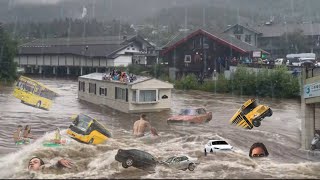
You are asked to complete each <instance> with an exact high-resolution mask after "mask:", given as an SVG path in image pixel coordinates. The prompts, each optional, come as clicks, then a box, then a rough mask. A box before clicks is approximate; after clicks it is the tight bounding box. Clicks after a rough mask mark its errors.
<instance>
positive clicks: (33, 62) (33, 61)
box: [28, 55, 37, 65]
mask: <svg viewBox="0 0 320 180" xmlns="http://www.w3.org/2000/svg"><path fill="white" fill-rule="evenodd" d="M28 64H29V65H36V64H37V59H36V56H33V55H31V56H28Z"/></svg>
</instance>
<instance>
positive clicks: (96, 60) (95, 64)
mask: <svg viewBox="0 0 320 180" xmlns="http://www.w3.org/2000/svg"><path fill="white" fill-rule="evenodd" d="M92 62H93V67H99V58H93V59H92Z"/></svg>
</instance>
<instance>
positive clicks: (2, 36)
mask: <svg viewBox="0 0 320 180" xmlns="http://www.w3.org/2000/svg"><path fill="white" fill-rule="evenodd" d="M16 52H17V43H16V42H15V41H13V40H11V38H10V36H9V35H8V34H7V33H6V32H5V31H4V30H3V28H2V27H1V24H0V80H2V81H9V82H10V81H14V80H15V78H16V71H17V63H15V62H14V61H13V60H14V57H15V54H16Z"/></svg>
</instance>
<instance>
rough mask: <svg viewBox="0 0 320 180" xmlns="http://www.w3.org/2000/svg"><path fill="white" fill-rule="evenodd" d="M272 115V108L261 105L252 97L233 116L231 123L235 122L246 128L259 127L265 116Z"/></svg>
mask: <svg viewBox="0 0 320 180" xmlns="http://www.w3.org/2000/svg"><path fill="white" fill-rule="evenodd" d="M270 116H272V110H271V109H270V107H268V106H265V105H261V104H260V105H259V104H258V103H257V102H256V99H254V98H252V99H249V100H248V101H246V102H245V103H244V104H243V105H242V106H241V108H240V109H239V110H238V111H237V112H236V113H235V114H234V115H233V116H232V118H231V119H230V124H234V125H236V126H239V127H243V128H246V129H252V128H253V126H255V127H259V126H260V125H261V121H262V120H263V119H264V118H265V117H270Z"/></svg>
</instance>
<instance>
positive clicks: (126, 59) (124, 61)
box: [114, 55, 132, 66]
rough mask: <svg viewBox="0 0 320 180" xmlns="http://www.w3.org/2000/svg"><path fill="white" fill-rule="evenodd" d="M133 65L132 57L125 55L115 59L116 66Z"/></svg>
mask: <svg viewBox="0 0 320 180" xmlns="http://www.w3.org/2000/svg"><path fill="white" fill-rule="evenodd" d="M131 63H132V56H128V55H123V56H119V57H117V58H116V59H114V66H128V65H129V64H131Z"/></svg>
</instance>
